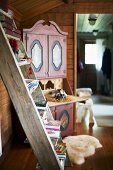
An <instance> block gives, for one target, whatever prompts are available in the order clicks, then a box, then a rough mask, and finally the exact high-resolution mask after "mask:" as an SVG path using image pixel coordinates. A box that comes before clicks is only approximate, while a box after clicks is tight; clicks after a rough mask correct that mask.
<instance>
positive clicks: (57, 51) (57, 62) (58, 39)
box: [48, 35, 66, 77]
mask: <svg viewBox="0 0 113 170" xmlns="http://www.w3.org/2000/svg"><path fill="white" fill-rule="evenodd" d="M48 42H49V77H66V36H53V35H52V36H49V41H48Z"/></svg>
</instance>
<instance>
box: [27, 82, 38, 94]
mask: <svg viewBox="0 0 113 170" xmlns="http://www.w3.org/2000/svg"><path fill="white" fill-rule="evenodd" d="M38 85H39V80H32V81H28V80H27V87H28V89H29V91H30V92H31V93H32V92H33V91H34V90H35V89H36V88H37V87H38Z"/></svg>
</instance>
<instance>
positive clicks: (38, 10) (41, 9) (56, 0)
mask: <svg viewBox="0 0 113 170" xmlns="http://www.w3.org/2000/svg"><path fill="white" fill-rule="evenodd" d="M63 4H64V2H63V1H61V0H52V1H48V2H46V3H44V4H43V5H41V6H36V7H34V8H33V10H32V11H28V12H26V13H25V15H23V16H22V22H23V21H26V20H29V19H31V18H33V17H35V16H38V15H40V14H42V13H45V12H47V11H49V10H51V9H53V8H55V7H58V6H60V5H63Z"/></svg>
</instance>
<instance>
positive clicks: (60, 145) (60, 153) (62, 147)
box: [54, 142, 66, 159]
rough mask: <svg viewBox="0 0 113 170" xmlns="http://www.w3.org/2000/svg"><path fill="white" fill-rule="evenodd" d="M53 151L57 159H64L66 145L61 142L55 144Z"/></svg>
mask: <svg viewBox="0 0 113 170" xmlns="http://www.w3.org/2000/svg"><path fill="white" fill-rule="evenodd" d="M54 149H55V151H56V153H57V156H58V158H60V159H66V144H65V143H63V142H57V144H56V145H55V146H54Z"/></svg>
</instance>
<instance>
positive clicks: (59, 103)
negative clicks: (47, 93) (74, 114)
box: [47, 95, 89, 107]
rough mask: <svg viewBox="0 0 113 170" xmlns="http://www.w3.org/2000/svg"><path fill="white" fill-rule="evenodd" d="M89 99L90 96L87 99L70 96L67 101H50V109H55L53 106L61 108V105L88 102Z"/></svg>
mask: <svg viewBox="0 0 113 170" xmlns="http://www.w3.org/2000/svg"><path fill="white" fill-rule="evenodd" d="M87 99H89V97H88V96H85V97H78V96H73V95H68V96H67V98H66V99H62V100H59V101H57V100H56V101H49V100H48V99H47V101H48V105H49V107H53V106H59V105H65V104H70V103H76V102H81V101H86V100H87Z"/></svg>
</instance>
